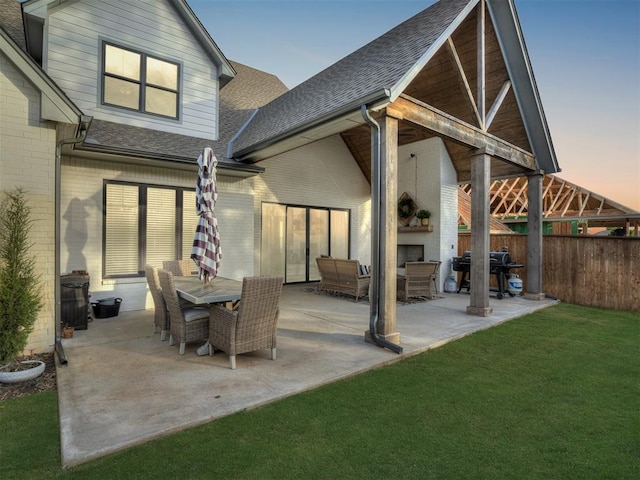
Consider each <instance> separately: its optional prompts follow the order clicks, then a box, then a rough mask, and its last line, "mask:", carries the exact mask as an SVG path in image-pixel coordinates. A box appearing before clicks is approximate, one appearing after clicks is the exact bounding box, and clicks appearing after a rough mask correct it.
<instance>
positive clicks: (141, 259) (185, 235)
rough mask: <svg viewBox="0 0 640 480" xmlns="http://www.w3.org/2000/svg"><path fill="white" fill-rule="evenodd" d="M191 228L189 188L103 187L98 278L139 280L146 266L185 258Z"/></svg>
mask: <svg viewBox="0 0 640 480" xmlns="http://www.w3.org/2000/svg"><path fill="white" fill-rule="evenodd" d="M197 223H198V215H197V213H196V208H195V190H193V189H186V188H176V187H167V186H158V185H145V184H132V183H124V182H115V181H107V182H105V184H104V223H103V245H104V248H103V272H104V273H103V276H104V277H105V278H118V277H136V276H143V275H144V266H145V265H146V264H151V265H154V266H156V267H162V262H163V261H164V260H174V259H188V258H189V257H190V255H191V245H192V242H193V234H194V232H195V230H196V225H197Z"/></svg>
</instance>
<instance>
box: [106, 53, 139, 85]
mask: <svg viewBox="0 0 640 480" xmlns="http://www.w3.org/2000/svg"><path fill="white" fill-rule="evenodd" d="M105 47H106V48H105V53H104V56H105V58H104V70H105V72H106V73H113V74H114V75H118V76H120V77H126V78H130V79H132V80H140V60H141V58H142V56H141V55H140V54H139V53H135V52H131V51H129V50H124V49H122V48H118V47H114V46H113V45H106V46H105Z"/></svg>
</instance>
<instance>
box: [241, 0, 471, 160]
mask: <svg viewBox="0 0 640 480" xmlns="http://www.w3.org/2000/svg"><path fill="white" fill-rule="evenodd" d="M476 1H477V0H441V1H440V2H438V3H435V4H433V5H432V6H430V7H429V8H427V9H426V10H424V11H422V12H420V13H418V14H417V15H415V16H414V17H412V18H410V19H409V20H407V21H405V22H404V23H401V24H400V25H398V26H397V27H395V28H393V29H391V30H389V31H388V32H387V33H385V34H384V35H382V36H381V37H378V38H377V39H375V40H373V41H372V42H370V43H369V44H367V45H365V46H364V47H362V48H360V49H359V50H356V51H355V52H353V53H352V54H350V55H348V56H346V57H345V58H343V59H342V60H340V61H338V62H337V63H335V64H333V65H332V66H330V67H329V68H327V69H325V70H323V71H322V72H320V73H318V74H317V75H315V76H314V77H312V78H310V79H309V80H307V81H305V82H304V83H302V84H300V85H298V86H297V87H295V88H293V89H292V90H290V91H289V92H287V93H286V94H284V95H282V96H280V97H278V98H277V99H276V100H274V101H272V102H271V103H269V104H267V105H265V106H264V107H263V108H261V109H260V110H259V111H258V113H257V114H256V116H255V117H254V118H253V119H252V120H251V122H250V124H249V125H247V127H246V128H245V129H244V130H243V131H242V132H241V134H240V135H239V137H238V139H237V140H236V141H235V143H234V145H233V150H234V152H235V153H238V152H241V151H243V150H245V149H250V148H251V147H254V146H258V145H259V144H260V143H261V142H265V141H267V140H269V139H272V138H275V137H278V136H281V135H284V134H286V133H287V132H290V131H294V130H296V129H298V128H300V127H301V126H305V125H312V124H313V123H314V121H316V120H318V119H321V118H323V117H326V116H327V115H330V114H331V113H332V112H339V111H341V109H343V108H345V107H348V106H351V105H353V106H355V108H358V107H359V106H358V102H361V101H363V99H367V98H369V97H371V96H372V95H375V94H376V93H378V92H380V93H382V92H384V91H385V90H388V91H390V90H392V89H393V88H394V87H395V86H396V85H398V84H399V83H400V82H401V81H402V80H403V78H404V76H405V75H407V73H409V72H410V71H411V70H412V68H413V67H414V66H415V65H416V64H417V63H418V62H419V61H420V60H421V58H422V57H423V56H424V55H425V53H426V52H427V51H428V50H429V47H431V46H432V45H433V43H434V42H435V41H436V40H437V39H438V38H439V37H440V36H441V35H442V33H443V32H444V31H445V30H446V29H447V27H449V26H450V25H451V24H452V23H453V21H454V20H455V19H456V18H457V17H458V16H459V15H460V13H461V12H463V10H464V9H465V7H467V6H468V5H469V4H470V3H474V4H475V3H476Z"/></svg>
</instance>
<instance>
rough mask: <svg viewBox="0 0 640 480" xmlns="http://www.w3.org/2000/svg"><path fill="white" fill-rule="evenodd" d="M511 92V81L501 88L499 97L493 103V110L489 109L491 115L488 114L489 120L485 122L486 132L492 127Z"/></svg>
mask: <svg viewBox="0 0 640 480" xmlns="http://www.w3.org/2000/svg"><path fill="white" fill-rule="evenodd" d="M509 90H511V81H510V80H507V81H506V82H504V83H503V84H502V88H500V91H499V92H498V96H497V97H496V99H495V101H494V102H493V105H491V108H490V109H489V113H487V118H486V119H485V121H484V125H485V130H489V127H490V126H491V122H493V119H494V118H495V117H496V114H497V113H498V110H500V107H501V106H502V102H504V99H505V97H506V96H507V93H509Z"/></svg>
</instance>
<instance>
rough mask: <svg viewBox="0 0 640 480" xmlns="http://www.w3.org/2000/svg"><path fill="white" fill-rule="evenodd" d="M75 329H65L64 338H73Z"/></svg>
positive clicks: (63, 331)
mask: <svg viewBox="0 0 640 480" xmlns="http://www.w3.org/2000/svg"><path fill="white" fill-rule="evenodd" d="M74 330H75V329H74V328H73V327H64V328H63V329H62V338H73V331H74Z"/></svg>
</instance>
